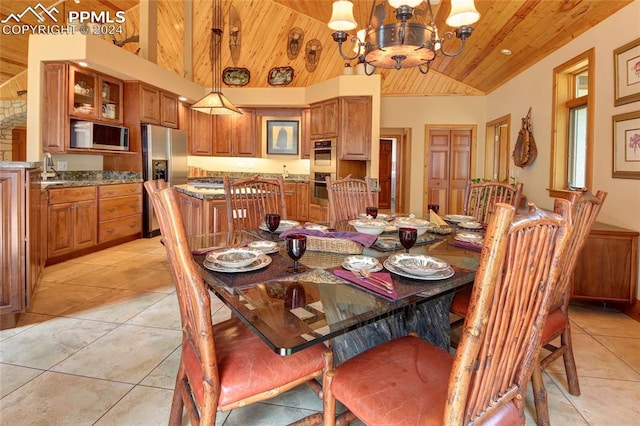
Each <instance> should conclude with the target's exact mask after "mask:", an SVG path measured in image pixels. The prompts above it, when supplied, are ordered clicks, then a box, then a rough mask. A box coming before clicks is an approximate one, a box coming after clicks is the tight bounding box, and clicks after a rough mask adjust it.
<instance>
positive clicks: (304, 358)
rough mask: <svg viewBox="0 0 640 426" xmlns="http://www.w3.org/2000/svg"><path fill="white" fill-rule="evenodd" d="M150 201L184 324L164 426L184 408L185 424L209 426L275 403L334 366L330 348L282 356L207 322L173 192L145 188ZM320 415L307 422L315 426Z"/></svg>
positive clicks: (244, 330)
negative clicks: (224, 414) (223, 416)
mask: <svg viewBox="0 0 640 426" xmlns="http://www.w3.org/2000/svg"><path fill="white" fill-rule="evenodd" d="M144 186H145V188H146V190H147V192H148V193H149V195H150V198H151V200H152V202H153V205H154V208H155V209H156V214H157V217H158V221H159V223H160V230H161V232H162V237H163V241H164V246H165V249H166V252H167V258H168V260H169V264H170V266H171V272H172V274H173V280H174V283H175V285H176V294H177V297H178V304H179V307H180V317H181V320H182V352H181V357H180V364H179V367H178V374H177V378H176V385H175V389H174V392H173V402H172V405H171V414H170V420H169V423H170V424H171V425H180V424H182V415H183V411H184V409H185V408H186V412H187V415H188V417H189V420H190V422H191V424H193V425H195V424H202V425H213V424H215V420H216V414H217V412H219V411H229V410H233V409H236V408H240V407H243V406H245V405H248V404H251V403H254V402H257V401H263V400H266V399H269V398H273V397H275V396H277V395H279V394H281V393H283V392H286V391H288V390H290V389H292V388H294V387H296V386H298V385H301V384H304V383H308V384H309V385H310V386H311V387H312V389H313V390H314V391H315V392H316V393H318V394H320V392H321V386H320V385H319V384H318V382H317V381H316V380H315V378H317V377H320V376H321V375H322V373H323V370H325V369H327V368H329V367H330V365H331V363H332V362H333V359H332V358H333V357H332V353H331V351H329V350H328V349H327V348H326V347H325V346H324V345H315V346H312V347H310V348H308V349H305V350H303V351H300V352H297V353H295V354H293V355H290V356H280V355H278V354H276V353H275V352H273V351H272V350H271V349H270V348H269V347H268V346H267V345H265V344H264V343H263V342H262V341H261V340H260V338H259V337H258V336H257V334H256V333H254V332H253V331H251V330H250V329H249V327H247V326H246V325H244V324H243V323H242V322H241V321H240V320H239V319H237V318H236V317H232V318H231V319H229V320H226V321H223V322H220V323H218V324H215V325H213V324H212V321H211V301H210V295H209V292H208V291H207V287H206V284H205V283H204V280H203V278H202V276H201V275H200V273H199V271H198V267H197V265H196V263H195V261H194V259H193V256H192V254H191V251H190V249H189V245H188V239H187V235H186V232H185V228H184V224H183V223H182V217H181V214H180V208H179V202H178V197H177V195H176V193H175V190H174V189H172V188H168V189H159V185H158V183H157V182H153V181H147V182H145V183H144ZM321 418H322V415H321V414H320V413H316V414H314V415H313V419H308V418H307V419H306V420H310V421H311V420H314V419H315V421H316V423H320V422H321Z"/></svg>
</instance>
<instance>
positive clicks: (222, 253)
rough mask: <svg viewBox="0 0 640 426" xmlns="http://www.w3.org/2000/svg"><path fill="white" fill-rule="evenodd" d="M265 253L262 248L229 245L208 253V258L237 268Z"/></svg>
mask: <svg viewBox="0 0 640 426" xmlns="http://www.w3.org/2000/svg"><path fill="white" fill-rule="evenodd" d="M262 255H263V253H262V251H261V250H256V249H253V248H246V247H227V248H223V249H220V250H215V251H212V252H210V253H209V254H207V257H206V260H208V261H209V262H211V263H215V264H217V265H220V267H223V268H229V269H232V268H233V269H237V268H243V267H245V266H248V265H250V264H252V263H254V262H256V261H257V260H258V259H259V258H260V256H262Z"/></svg>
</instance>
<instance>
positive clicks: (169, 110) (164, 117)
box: [160, 92, 178, 129]
mask: <svg viewBox="0 0 640 426" xmlns="http://www.w3.org/2000/svg"><path fill="white" fill-rule="evenodd" d="M160 124H162V125H163V126H166V127H171V128H174V129H177V128H178V97H177V96H176V95H174V94H172V93H167V92H160Z"/></svg>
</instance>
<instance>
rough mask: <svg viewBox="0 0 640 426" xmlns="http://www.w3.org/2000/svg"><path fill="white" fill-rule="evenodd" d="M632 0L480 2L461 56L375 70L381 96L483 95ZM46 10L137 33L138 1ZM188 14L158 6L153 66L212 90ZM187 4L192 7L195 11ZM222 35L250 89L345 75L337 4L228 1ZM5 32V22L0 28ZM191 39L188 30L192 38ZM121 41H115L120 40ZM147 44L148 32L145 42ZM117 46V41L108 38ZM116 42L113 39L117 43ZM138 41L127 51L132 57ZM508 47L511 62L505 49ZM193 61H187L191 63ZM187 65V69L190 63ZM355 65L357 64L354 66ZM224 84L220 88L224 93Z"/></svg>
mask: <svg viewBox="0 0 640 426" xmlns="http://www.w3.org/2000/svg"><path fill="white" fill-rule="evenodd" d="M631 2H632V0H510V1H506V0H476V1H475V4H476V8H477V9H478V11H479V12H480V14H481V18H480V21H479V22H478V23H476V24H475V25H474V32H473V34H472V36H471V37H470V38H469V39H468V40H467V46H466V49H465V51H464V52H463V53H462V54H461V55H459V56H456V57H453V58H450V57H444V56H443V55H438V57H437V58H436V59H435V60H434V62H433V64H432V66H431V71H430V72H429V73H428V74H427V75H423V74H420V72H418V70H417V69H415V68H414V69H404V70H400V71H396V70H378V71H377V72H378V73H381V74H382V94H383V96H384V95H398V96H416V95H417V96H427V95H483V94H487V93H490V92H491V91H493V90H494V89H496V88H497V87H499V86H500V85H502V84H504V83H505V82H506V81H508V80H509V79H511V78H512V77H514V76H515V75H517V74H519V73H520V72H522V71H523V70H525V69H526V68H528V67H529V66H531V65H532V64H534V63H536V62H537V61H539V60H541V59H542V58H543V57H545V56H546V55H548V54H549V53H551V52H553V51H555V50H557V49H558V48H560V47H561V46H563V45H565V44H566V43H568V42H570V41H571V40H573V39H574V38H576V37H577V36H578V35H580V34H581V33H583V32H584V31H586V30H588V29H590V28H591V27H593V26H594V25H596V24H598V23H599V22H601V21H602V20H604V19H606V18H607V17H609V16H610V15H611V14H613V13H615V12H616V11H618V10H620V9H621V8H622V7H624V6H625V5H627V4H629V3H631ZM35 3H36V0H28V1H25V0H12V1H3V2H1V3H0V20H5V19H6V18H7V17H8V16H9V14H11V13H15V14H17V13H20V12H22V11H24V10H25V9H26V8H27V7H29V6H34V5H35ZM41 3H42V5H43V6H44V7H47V8H49V7H50V6H52V5H53V4H56V7H57V8H58V10H59V11H60V15H59V16H63V17H66V16H68V13H69V11H71V10H79V11H96V12H100V11H109V12H110V13H111V16H114V14H115V12H116V11H119V10H124V11H126V24H127V25H126V31H127V32H128V36H131V35H133V34H136V35H138V34H139V33H140V5H139V1H137V0H118V1H115V0H80V1H79V3H76V2H75V1H74V0H66V1H65V0H59V1H57V2H55V3H54V1H53V0H42V1H41ZM189 3H190V5H191V6H192V12H191V16H188V17H187V19H185V0H158V2H157V5H158V7H157V27H156V28H157V40H158V43H157V63H158V64H159V65H160V66H162V67H164V68H167V69H169V70H171V71H173V72H175V73H176V74H178V75H181V76H184V77H186V78H190V79H192V80H193V81H194V82H196V83H198V84H200V85H202V86H204V87H210V86H211V62H210V59H209V58H210V46H211V43H210V37H211V10H212V3H211V1H209V0H192V1H191V2H189ZM189 3H188V4H189ZM353 3H354V15H355V17H356V21H357V22H358V24H359V27H360V28H362V27H364V26H365V24H366V22H367V21H368V18H369V14H370V10H371V4H372V1H371V0H355V1H354V2H353ZM222 4H223V7H222V9H223V12H224V19H225V23H224V35H223V39H222V54H221V69H224V68H226V67H238V68H246V69H248V70H249V72H250V80H249V83H248V84H247V85H246V86H244V87H270V86H269V83H268V73H269V70H271V69H272V68H276V67H285V66H289V67H292V68H293V74H294V78H293V81H292V82H291V84H290V85H289V87H305V86H309V85H312V84H314V83H317V82H319V81H324V80H327V79H329V78H332V77H334V76H337V75H340V74H342V70H343V67H344V63H345V61H344V60H343V59H342V58H341V57H340V55H339V54H338V51H337V45H336V43H335V42H334V41H333V40H332V38H331V30H330V29H329V28H328V27H327V22H328V21H329V17H330V15H331V4H332V1H331V0H223V2H222ZM230 6H233V8H234V9H235V10H237V13H238V16H239V18H240V34H241V47H240V50H239V55H238V57H237V59H236V60H234V59H233V58H232V56H231V52H230V48H229V28H230V26H229V16H230ZM449 9H450V0H442V1H441V3H440V4H439V5H438V6H435V7H434V14H435V16H436V23H437V24H438V25H439V28H440V31H441V32H443V31H446V30H447V27H446V24H444V20H445V18H446V16H447V15H448V13H449ZM22 23H28V24H36V23H37V21H36V18H35V16H33V15H29V14H27V15H25V16H24V17H23V18H22ZM0 25H5V24H0ZM185 26H186V27H188V29H189V28H190V29H191V30H192V34H193V37H192V40H193V42H192V55H191V56H189V55H188V54H187V55H185V48H184V45H185V44H184V39H185ZM295 27H298V28H300V29H302V30H303V32H304V42H303V44H306V42H307V41H309V40H312V39H317V40H318V41H319V42H320V44H321V46H322V49H321V53H320V61H319V64H318V66H317V68H316V69H315V70H313V71H308V70H307V68H306V65H305V60H304V49H303V50H302V52H301V53H300V54H299V55H298V57H296V58H295V59H289V57H288V55H287V40H288V38H289V33H290V31H291V30H292V29H293V28H295ZM4 32H5V31H3V32H2V34H1V35H0V47H1V49H0V59H1V63H0V83H1V84H2V86H1V89H0V98H2V99H11V98H18V97H19V96H18V95H17V92H18V91H20V90H25V89H26V73H25V72H24V71H25V70H26V68H27V49H28V36H27V35H26V34H24V35H22V34H8V35H7V34H4ZM187 33H188V32H187ZM124 37H125V35H124V34H122V35H121V34H116V40H121V39H122V38H124ZM142 37H144V34H143V35H142ZM106 38H107V39H109V40H111V38H109V37H106ZM111 41H112V40H111ZM139 47H140V46H139V43H137V42H130V43H126V44H125V45H124V46H123V49H127V50H129V51H131V52H132V54H135V53H133V52H136V51H137V50H138V49H139ZM503 49H509V50H511V52H512V54H511V55H509V56H506V55H504V54H503V53H501V50H503ZM189 57H191V58H193V59H192V60H191V61H189V60H188V59H187V60H186V61H185V58H189ZM185 62H187V64H185ZM353 63H354V64H355V61H353ZM224 87H225V86H224V85H223V89H224Z"/></svg>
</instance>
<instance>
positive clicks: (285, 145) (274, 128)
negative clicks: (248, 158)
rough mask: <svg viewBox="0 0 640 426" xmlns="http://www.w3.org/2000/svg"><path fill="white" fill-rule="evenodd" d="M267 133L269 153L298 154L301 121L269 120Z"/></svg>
mask: <svg viewBox="0 0 640 426" xmlns="http://www.w3.org/2000/svg"><path fill="white" fill-rule="evenodd" d="M266 133H267V138H266V144H267V154H268V155H298V152H299V151H298V147H299V145H300V143H299V140H300V121H298V120H267V123H266Z"/></svg>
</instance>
